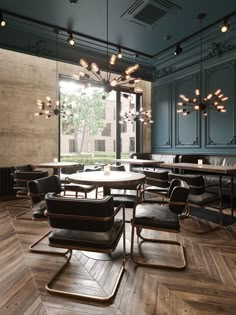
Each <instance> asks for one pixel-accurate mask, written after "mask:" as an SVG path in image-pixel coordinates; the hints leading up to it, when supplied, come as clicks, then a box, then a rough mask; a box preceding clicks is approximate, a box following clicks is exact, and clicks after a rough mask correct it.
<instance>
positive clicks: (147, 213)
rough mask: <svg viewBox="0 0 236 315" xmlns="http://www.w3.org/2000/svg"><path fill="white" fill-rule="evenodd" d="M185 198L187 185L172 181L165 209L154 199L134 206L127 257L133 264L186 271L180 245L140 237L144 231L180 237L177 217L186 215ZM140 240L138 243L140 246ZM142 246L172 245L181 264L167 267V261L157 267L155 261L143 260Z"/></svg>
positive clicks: (172, 241)
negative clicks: (152, 244)
mask: <svg viewBox="0 0 236 315" xmlns="http://www.w3.org/2000/svg"><path fill="white" fill-rule="evenodd" d="M188 194H189V188H188V185H187V184H186V183H185V182H184V181H181V180H179V179H174V180H173V181H172V182H171V191H170V198H169V201H168V203H167V204H166V205H164V206H163V205H161V204H160V203H157V202H156V201H155V200H153V199H147V200H142V201H140V203H138V204H137V205H136V206H135V208H134V210H133V218H132V220H131V226H132V231H131V253H130V257H131V259H132V261H133V262H134V263H135V264H137V265H138V266H145V267H157V268H171V269H184V268H185V267H186V265H187V262H186V257H185V252H184V247H183V245H182V243H180V242H178V241H175V240H169V238H165V239H159V238H157V237H156V238H154V237H153V238H150V237H145V236H143V232H144V231H145V230H155V231H160V232H168V233H179V232H180V223H179V215H180V214H181V213H182V212H183V211H185V207H186V203H187V198H188ZM135 231H136V235H137V240H138V246H137V251H138V252H139V256H138V255H137V254H135V253H134V243H135ZM144 233H145V232H144ZM155 235H156V234H155ZM139 239H141V242H140V240H139ZM145 242H151V243H158V244H167V245H173V246H174V247H175V248H174V247H173V252H174V253H175V251H176V249H177V247H179V249H180V255H181V260H182V262H181V264H178V263H177V264H167V263H166V261H165V262H163V263H159V262H158V261H157V262H154V260H153V258H152V259H151V261H150V259H145V256H144V253H143V251H142V245H143V243H145ZM176 246H177V247H176ZM155 252H156V249H155V250H153V253H155ZM167 252H168V251H167ZM170 253H171V250H170ZM155 261H156V260H155Z"/></svg>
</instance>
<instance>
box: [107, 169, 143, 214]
mask: <svg viewBox="0 0 236 315" xmlns="http://www.w3.org/2000/svg"><path fill="white" fill-rule="evenodd" d="M110 170H111V171H119V172H125V167H124V165H111V166H110ZM141 187H142V184H139V185H122V186H119V187H117V186H116V187H115V189H114V188H113V189H111V195H112V196H113V202H114V204H115V205H118V204H119V203H121V202H122V203H124V205H125V207H126V208H133V207H134V206H135V204H136V203H137V202H138V201H139V199H140V193H141Z"/></svg>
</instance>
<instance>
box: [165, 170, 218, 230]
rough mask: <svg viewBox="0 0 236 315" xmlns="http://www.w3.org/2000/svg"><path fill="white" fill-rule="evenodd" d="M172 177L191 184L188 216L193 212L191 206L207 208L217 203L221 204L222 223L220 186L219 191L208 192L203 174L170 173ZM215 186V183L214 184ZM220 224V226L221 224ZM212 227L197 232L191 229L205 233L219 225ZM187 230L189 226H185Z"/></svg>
mask: <svg viewBox="0 0 236 315" xmlns="http://www.w3.org/2000/svg"><path fill="white" fill-rule="evenodd" d="M169 177H170V179H173V178H178V179H181V180H184V181H185V182H186V183H187V184H188V186H189V189H190V191H189V196H188V203H187V213H186V217H188V216H189V215H190V214H191V208H205V207H209V206H212V205H213V204H215V203H218V204H219V215H220V218H219V224H220V225H221V224H222V198H221V190H220V187H219V192H218V193H215V192H208V191H207V190H206V188H207V187H209V186H206V185H205V180H204V176H202V175H193V174H174V173H173V174H169ZM214 186H215V185H214ZM220 225H219V226H220ZM219 226H218V225H217V227H214V228H211V229H209V230H207V231H204V232H197V231H194V230H189V231H191V232H194V233H196V234H204V233H207V232H210V231H213V230H215V229H216V228H218V227H219ZM185 229H186V230H187V228H185Z"/></svg>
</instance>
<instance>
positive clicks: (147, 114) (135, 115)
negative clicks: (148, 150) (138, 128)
mask: <svg viewBox="0 0 236 315" xmlns="http://www.w3.org/2000/svg"><path fill="white" fill-rule="evenodd" d="M138 121H140V122H141V123H143V124H144V125H147V124H148V123H149V124H152V123H153V120H152V111H151V110H146V111H144V109H143V108H140V110H139V111H137V112H131V111H127V112H124V113H123V112H121V113H120V121H119V123H120V124H124V123H126V122H130V123H131V124H133V123H135V122H138Z"/></svg>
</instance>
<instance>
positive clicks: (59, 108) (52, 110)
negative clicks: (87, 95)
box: [34, 30, 73, 119]
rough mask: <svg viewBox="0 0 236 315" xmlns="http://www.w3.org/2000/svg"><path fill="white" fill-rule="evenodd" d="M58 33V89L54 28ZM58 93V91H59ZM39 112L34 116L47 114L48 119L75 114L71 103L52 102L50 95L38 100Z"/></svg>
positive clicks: (57, 85)
mask: <svg viewBox="0 0 236 315" xmlns="http://www.w3.org/2000/svg"><path fill="white" fill-rule="evenodd" d="M54 32H55V33H56V56H57V60H56V81H55V82H56V89H57V88H58V87H59V82H58V34H59V31H58V30H54ZM57 94H58V93H57ZM37 105H38V112H36V113H35V114H34V116H45V118H46V119H48V118H50V117H52V116H59V115H60V116H61V117H62V118H66V116H73V114H72V113H71V111H70V110H71V108H72V106H71V105H66V100H65V101H63V102H62V103H61V104H60V101H59V100H57V101H55V104H54V103H53V102H52V99H51V97H50V96H46V100H45V101H42V100H39V99H38V100H37Z"/></svg>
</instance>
